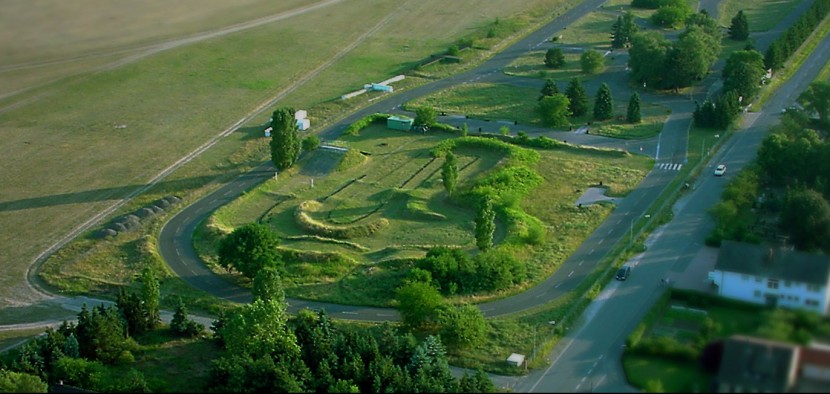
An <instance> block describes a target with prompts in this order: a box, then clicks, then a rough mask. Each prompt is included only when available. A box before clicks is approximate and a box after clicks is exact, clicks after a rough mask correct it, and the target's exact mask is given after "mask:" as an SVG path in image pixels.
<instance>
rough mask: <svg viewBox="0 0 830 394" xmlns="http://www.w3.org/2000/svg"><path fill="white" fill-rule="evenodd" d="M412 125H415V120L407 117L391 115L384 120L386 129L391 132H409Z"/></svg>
mask: <svg viewBox="0 0 830 394" xmlns="http://www.w3.org/2000/svg"><path fill="white" fill-rule="evenodd" d="M413 123H415V119H413V118H410V117H408V116H402V115H392V116H390V117H388V118H386V127H388V128H390V129H392V130H403V131H409V130H410V129H412V124H413Z"/></svg>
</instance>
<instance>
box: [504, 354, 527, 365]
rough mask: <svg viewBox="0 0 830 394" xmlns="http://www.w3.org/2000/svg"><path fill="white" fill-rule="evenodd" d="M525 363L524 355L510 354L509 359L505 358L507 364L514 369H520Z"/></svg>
mask: <svg viewBox="0 0 830 394" xmlns="http://www.w3.org/2000/svg"><path fill="white" fill-rule="evenodd" d="M524 362H525V355H524V354H519V353H511V354H510V357H508V358H507V363H508V364H510V365H513V366H515V367H521V366H522V364H523V363H524Z"/></svg>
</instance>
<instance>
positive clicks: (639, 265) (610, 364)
mask: <svg viewBox="0 0 830 394" xmlns="http://www.w3.org/2000/svg"><path fill="white" fill-rule="evenodd" d="M828 58H830V38H828V37H825V38H824V40H823V41H822V43H821V44H820V46H819V47H817V48H816V49H815V51H814V52H813V53H812V55H811V56H810V57H809V58H808V59H807V61H806V62H805V63H804V65H803V67H802V68H801V69H800V71H799V72H798V73H797V74H796V75H794V76H793V77H792V78H791V79H790V80H789V81H787V82H786V83H785V84H783V85H782V86H781V87H780V88H779V89H778V90H777V92H776V94H775V95H774V96H773V97H772V98H771V99H770V100H769V101H768V102H767V103H766V105H765V106H764V107H763V111H762V112H759V113H748V114H746V115H745V117H744V122H743V128H742V130H738V131H736V132H735V134H734V135H733V137H732V138H731V139H730V140H729V141H727V142H726V143H725V144H724V146H723V147H722V148H721V149H720V151H719V152H718V153H717V154H716V155H715V156H714V157H713V158H712V160H711V162H710V164H711V165H709V166H708V167H707V171H704V173H703V176H701V177H700V178H699V180H698V181H697V183H696V184H695V187H694V190H693V191H691V192H689V193H687V194H686V195H684V196H683V198H681V199H680V200H679V201H678V203H677V204H676V205H675V206H674V214H675V216H674V219H673V220H672V221H671V222H669V223H668V224H666V225H665V226H662V227H661V228H659V229H658V230H657V231H655V232H654V233H653V234H652V235H651V236H650V237H649V239H648V240H647V241H646V243H647V245H648V250H647V251H646V252H645V253H643V254H641V255H639V256H636V257H635V258H633V259H632V260H631V261H629V262H628V263H629V264H631V265H633V266H635V268H634V269H633V270H632V275H631V277H630V279H629V280H627V281H626V282H614V283H611V284H609V285H608V286H607V287H606V288H605V289H604V291H603V292H602V294H601V295H600V296H599V297H598V298H597V300H596V301H595V302H594V303H593V304H592V305H591V307H590V308H589V311H588V312H586V313H585V314H584V315H583V320H582V321H581V322H580V325H579V326H578V327H577V328H576V329H575V330H573V331H571V332H570V333H569V334H568V335H567V336H566V337H565V338H564V339H563V340H562V341H560V343H559V344H558V345H557V347H556V348H555V349H554V350H553V351H552V352H551V354H549V355H548V358H549V359H551V360H552V361H553V362H552V364H551V365H550V366H549V367H548V368H547V369H545V370H538V371H533V372H532V373H531V374H529V375H528V376H526V377H523V378H514V379H510V378H503V377H502V378H499V379H501V380H502V381H505V380H506V382H505V384H507V385H510V386H511V387H512V388H513V390H514V391H516V392H573V391H604V392H631V391H634V389H633V388H631V387H630V386H629V385H628V384H627V382H626V379H625V375H624V373H623V371H622V366H621V363H620V357H621V356H622V352H623V345H624V343H625V337H626V336H627V335H628V333H630V332H631V331H632V330H633V329H634V327H636V325H637V324H638V323H639V322H640V321H641V320H642V318H643V316H645V314H646V313H647V312H648V310H649V309H650V308H651V306H652V305H653V304H654V302H655V301H656V299H657V297H658V296H659V294H660V293H661V292H662V291H663V290H664V289H665V288H664V287H661V286H660V280H659V279H660V278H664V277H669V278H672V279H674V280H675V281H677V280H678V279H680V278H682V279H681V280H682V282H684V283H687V285H688V286H690V287H696V288H700V287H702V286H704V284H705V283H706V277H705V275H706V273H707V271H708V270H707V269H705V268H706V267H705V266H704V267H703V268H704V269H699V268H701V267H696V266H693V265H692V264H701V265H705V264H710V263H711V261H710V260H711V258H709V259H706V258H704V259H699V258H697V257H698V256H700V255H701V254H702V252H707V250H706V249H707V248H706V247H705V246H704V244H703V240H704V239H705V237H706V236H707V235H708V234H709V233H710V232H711V230H712V229H713V228H714V222H713V221H712V220H711V218H710V216H709V215H708V214H707V212H706V211H707V209H708V208H709V207H711V206H712V205H714V204H715V203H717V201H718V200H719V199H720V195H721V192H722V190H723V187H724V186H725V185H726V184H727V183H728V182H729V180H730V179H731V178H732V177H734V176H735V174H737V173H738V172H740V170H741V169H742V168H743V167H744V166H745V165H746V164H747V163H749V162H750V161H752V160H753V159H754V158H755V156H756V153H757V149H758V147H759V145H760V143H761V141H762V140H763V138H764V137H765V136H766V134H767V131H768V130H769V128H770V126H771V125H773V124H775V123H777V122H778V118H779V116H780V112H781V108H784V107H786V106H788V105H790V104H792V103H793V102H794V101H795V98H796V97H797V96H798V94H799V93H800V92H801V91H803V90H804V89H805V88H806V87H807V86H808V85H809V83H810V82H812V81H813V80H814V79H815V77H816V76H817V75H818V72H819V71H820V70H821V68H822V67H823V66H824V65H825V64H826V62H827V61H828ZM716 163H725V164H727V166H728V168H729V170H728V171H727V174H726V175H725V176H724V177H720V178H716V177H714V176H711V171H710V170H711V168H712V167H713V166H714V165H715V164H716ZM690 275H692V276H694V277H693V278H691V277H689V276H690ZM702 384H703V383H702ZM704 389H705V386H701V390H704Z"/></svg>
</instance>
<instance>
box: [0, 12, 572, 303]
mask: <svg viewBox="0 0 830 394" xmlns="http://www.w3.org/2000/svg"><path fill="white" fill-rule="evenodd" d="M22 4H24V3H9V4H4V5H3V6H4V7H17V8H5V10H9V12H5V11H4V12H3V13H2V14H3V16H4V17H5V19H4V20H9V21H11V20H12V19H16V20H14V21H12V22H13V23H12V22H9V23H8V24H7V23H4V24H3V28H4V29H5V28H7V29H10V30H14V29H20V30H21V31H20V32H19V33H15V34H14V35H12V36H13V37H29V38H27V39H25V40H23V41H20V42H23V43H26V44H25V45H31V50H29V51H24V50H21V49H19V48H17V47H14V46H13V45H12V44H11V41H6V42H4V43H3V45H4V47H5V46H6V45H8V46H9V47H10V48H11V49H9V51H10V53H15V54H16V55H15V56H14V57H11V56H10V57H4V59H3V60H4V61H7V62H8V63H6V64H4V66H5V68H3V69H0V78H8V79H9V80H10V79H14V80H15V81H24V80H25V81H29V82H27V83H28V85H27V87H31V89H30V90H25V91H22V92H20V93H19V94H16V95H13V96H4V97H0V108H2V109H1V110H0V111H2V112H0V129H2V131H3V133H4V142H3V144H2V145H0V164H1V165H2V166H3V168H4V171H3V173H2V175H0V179H2V194H0V224H2V225H0V250H2V251H3V261H4V263H5V264H6V265H5V267H6V269H7V272H8V275H5V276H4V277H3V279H2V280H0V288H2V289H3V293H2V296H0V298H1V299H2V300H0V306H8V305H13V304H17V303H19V302H24V303H25V302H28V300H29V299H30V298H32V294H31V292H30V290H29V289H28V288H27V287H26V286H25V285H24V279H23V278H25V276H26V274H25V273H26V271H27V269H28V267H29V265H30V263H31V262H32V260H33V259H34V258H35V256H37V255H38V253H40V252H41V251H43V250H44V249H46V248H47V247H48V246H49V245H52V244H53V243H54V242H56V241H58V240H59V239H60V238H61V237H63V236H64V235H65V234H66V233H68V232H69V231H70V230H71V229H72V228H74V227H75V226H76V225H78V224H81V223H84V222H85V221H86V220H87V219H89V218H90V217H92V216H93V215H94V214H95V213H97V212H99V211H101V210H102V209H105V208H108V207H110V206H111V205H112V204H114V203H115V202H116V201H117V200H119V199H120V198H123V197H125V196H127V195H129V194H130V193H133V192H136V191H137V190H139V189H140V188H142V187H144V186H145V185H146V184H147V183H148V182H149V181H150V180H151V179H152V178H153V177H154V176H155V175H156V174H158V173H159V172H160V171H162V170H164V169H166V168H168V167H169V166H171V165H173V164H174V163H175V162H176V161H177V160H179V159H181V158H182V157H184V156H185V155H186V154H188V153H189V152H192V151H194V149H196V148H197V147H199V146H201V145H202V144H204V143H205V142H207V141H209V140H210V139H211V138H213V137H214V136H217V135H218V134H219V133H220V132H221V131H223V130H225V129H228V128H230V127H231V126H232V125H234V123H236V122H237V121H239V120H240V119H243V118H244V117H245V116H246V115H250V116H251V119H250V120H249V121H248V124H247V125H257V124H261V123H262V122H263V121H264V120H265V119H267V117H268V114H269V113H270V109H271V108H270V107H267V106H266V108H258V107H259V106H260V105H262V104H265V103H267V102H269V101H270V100H271V99H273V98H274V97H277V96H280V95H283V99H282V100H279V101H277V102H276V103H275V104H274V106H277V105H286V106H293V107H295V108H306V109H309V110H311V111H310V114H311V115H310V118H311V120H312V124H313V125H314V126H313V127H315V129H314V130H319V128H320V127H322V126H324V125H325V124H326V122H327V121H328V122H330V121H332V120H333V119H337V117H338V116H342V114H344V113H345V112H343V111H346V110H350V109H353V108H355V107H356V106H359V105H362V104H365V102H363V103H361V102H352V103H345V104H342V103H338V104H336V105H331V104H328V103H331V102H333V101H332V100H333V99H335V98H337V97H339V96H340V95H341V94H344V93H347V92H349V91H351V90H354V89H356V88H359V87H361V86H362V84H363V83H366V82H369V81H378V80H381V79H386V78H388V77H390V76H392V75H396V74H397V73H400V71H401V70H402V69H405V68H406V67H407V66H408V65H411V64H412V63H413V62H415V61H416V60H419V59H423V58H426V57H428V56H429V55H430V54H432V53H437V52H441V51H443V50H444V49H446V48H447V47H448V46H449V45H450V44H451V43H453V42H454V41H455V40H457V39H459V38H462V37H464V36H466V35H468V34H473V33H476V32H478V33H480V34H481V35H482V36H484V35H485V33H486V32H482V31H480V29H482V28H485V27H486V26H488V25H489V24H492V23H493V22H494V21H495V20H496V19H497V18H499V19H501V20H504V21H505V24H508V25H511V26H516V27H517V28H520V29H521V28H525V29H526V28H528V27H530V26H532V25H533V24H534V23H540V22H541V21H545V20H546V18H548V17H549V16H550V14H549V12H550V11H552V10H556V9H558V7H561V6H562V4H566V2H561V1H553V0H525V1H516V2H509V3H502V2H487V1H484V2H481V3H480V4H479V5H478V6H477V7H475V8H476V12H475V13H471V12H468V10H469V5H468V4H463V5H462V4H458V3H450V4H444V3H443V2H441V3H440V7H439V6H437V4H439V3H438V2H429V1H427V2H414V1H411V2H405V3H401V2H396V1H381V2H373V3H372V4H371V5H369V4H358V3H350V2H336V1H333V2H328V3H325V6H323V7H320V8H318V9H311V10H308V11H307V12H299V13H297V14H296V15H292V16H291V17H286V18H284V19H282V20H279V21H278V22H274V23H270V24H266V25H262V26H260V27H257V28H252V29H249V30H244V31H239V32H235V33H233V34H227V35H223V36H222V35H220V36H216V37H212V38H210V39H207V40H204V41H198V42H196V43H193V44H190V45H186V46H181V47H177V48H175V49H170V50H168V51H164V52H159V53H157V54H154V55H152V56H148V57H146V58H142V59H138V60H135V61H134V62H131V63H126V64H125V65H124V66H121V67H118V68H113V69H110V70H105V71H101V72H90V71H89V70H90V69H95V68H96V67H98V66H100V65H101V64H103V62H105V61H110V60H113V61H114V60H124V58H125V57H126V56H128V55H134V54H135V53H136V52H135V51H132V49H134V48H136V47H142V46H148V45H150V44H154V43H159V42H160V41H164V40H171V39H173V38H181V37H183V36H188V37H190V36H193V35H194V34H196V33H198V32H204V31H206V30H211V29H217V28H219V27H221V26H227V25H229V24H235V23H239V22H241V21H245V20H250V19H251V18H253V17H254V16H260V15H277V14H279V13H286V12H288V11H291V10H297V9H298V7H300V6H307V5H311V4H312V3H311V2H309V1H291V2H279V4H277V3H273V2H262V1H254V0H251V1H248V2H246V3H244V4H237V5H236V7H238V8H234V7H229V5H228V4H227V3H225V2H211V3H199V6H198V7H196V6H195V2H189V3H188V2H184V3H177V5H176V7H181V8H170V7H167V8H165V5H167V2H154V3H152V4H151V5H149V6H148V8H147V11H146V12H147V14H142V13H141V12H140V11H138V10H135V9H133V10H132V11H130V10H126V11H130V12H129V13H125V12H124V11H125V10H124V9H119V8H118V3H110V2H100V1H97V2H96V1H87V2H85V3H84V4H82V6H77V7H75V5H73V7H68V6H56V8H54V9H42V10H40V12H43V13H44V15H43V17H38V18H34V19H25V18H21V17H19V16H20V15H29V14H25V12H29V13H31V12H32V11H31V10H30V9H25V6H24V5H22ZM262 4H267V6H264V7H262V8H260V5H262ZM314 4H316V3H314ZM21 7H22V8H21ZM187 7H195V8H199V10H198V11H197V12H194V13H192V16H189V17H173V16H172V15H182V14H186V13H185V12H174V11H182V10H184V9H185V8H187ZM47 8H48V7H47ZM90 8H95V9H96V13H93V14H95V15H86V14H90V13H89V12H88V11H89V9H90ZM437 9H440V10H441V12H440V13H436V12H435V10H437ZM15 10H16V11H15ZM27 10H28V11H27ZM13 11H14V12H13ZM47 11H48V12H47ZM367 11H371V12H367ZM15 12H16V14H15ZM165 12H169V14H170V15H171V16H168V17H166V18H159V15H160V14H164V13H165ZM55 13H57V14H60V15H62V19H63V20H68V21H72V22H67V24H65V25H50V26H44V25H43V24H44V23H50V22H49V21H50V20H51V19H49V17H48V15H54V14H55ZM123 14H129V15H130V18H127V19H132V20H131V21H129V22H124V21H123V19H124V18H123ZM14 15H18V17H17V18H15V17H14ZM73 15H79V16H78V17H77V18H73ZM90 18H91V19H90ZM96 18H98V19H96ZM101 18H103V19H106V23H103V22H102V23H92V22H94V21H98V20H99V19H101ZM119 18H121V19H119ZM76 19H77V20H78V21H79V23H77V24H76V23H75V22H74V21H75V20H76ZM119 20H121V22H119ZM148 20H157V21H158V24H159V26H158V27H157V28H152V25H148V24H147V21H148ZM513 20H515V21H517V22H516V23H515V24H513V23H507V21H513ZM80 21H83V22H84V23H86V24H84V23H80ZM142 21H143V22H142ZM414 21H420V22H419V23H414ZM423 21H429V22H428V23H430V24H434V26H441V28H440V29H438V28H431V29H424V28H423V27H424V24H423ZM87 22H89V23H87ZM450 22H452V23H450ZM133 23H134V24H133ZM23 24H28V25H30V26H25V28H24V27H21V25H23ZM84 26H95V29H90V28H87V29H88V30H82V27H84ZM61 29H64V30H61ZM119 29H120V30H119ZM15 31H16V30H15ZM519 31H520V30H516V31H512V32H505V34H506V35H504V36H497V37H493V38H492V39H491V42H493V43H494V44H493V45H496V43H498V42H500V41H499V40H501V41H505V40H507V41H509V40H510V36H509V34H508V33H510V34H518V32H519ZM114 36H117V37H114ZM4 37H9V36H7V35H4ZM334 37H336V39H333V38H334ZM14 42H15V43H16V42H17V41H14ZM352 45H355V46H354V48H353V49H350V50H349V51H345V49H349V48H351V46H352ZM15 48H17V49H15ZM25 49H30V48H29V47H26V48H25ZM122 49H123V50H125V52H121V50H122ZM127 50H129V51H127ZM477 51H478V52H477V53H478V54H479V55H478V56H486V55H485V54H486V53H488V50H487V49H486V48H483V49H478V50H477ZM98 55H100V57H97V56H98ZM338 56H341V57H338ZM99 60H100V62H99ZM50 62H54V63H50ZM47 63H50V64H51V65H47ZM34 65H37V66H38V67H34ZM41 65H43V66H42V67H40V66H41ZM24 66H25V67H24ZM85 66H89V68H84V67H85ZM27 67H28V68H27ZM312 70H313V71H317V72H318V73H317V74H315V75H314V76H315V78H311V79H307V80H306V79H303V78H304V77H307V76H308V74H309V71H312ZM64 71H66V73H64ZM70 71H71V72H75V71H78V72H82V71H83V73H82V74H80V75H77V76H70V77H67V78H65V79H60V80H56V81H54V82H52V83H49V84H45V82H48V81H53V80H54V79H55V78H57V77H59V76H66V75H68V74H67V73H69V72H70ZM4 80H6V79H4ZM408 82H409V81H408ZM415 82H416V83H417V80H416V81H415ZM3 86H12V85H3ZM24 88H25V87H24V86H22V85H13V86H12V87H11V89H14V90H15V91H19V90H21V89H24ZM292 89H293V90H292ZM324 103H325V104H328V105H329V108H331V109H330V110H329V113H328V115H327V116H328V117H317V113H315V111H314V110H313V109H312V108H315V107H314V106H315V105H321V106H322V104H324ZM257 111H260V112H257ZM338 111H339V112H338ZM338 114H340V115H338ZM243 126H246V125H245V124H243ZM240 130H241V131H239V132H235V133H231V134H230V135H229V136H228V137H225V138H222V139H220V140H219V141H218V142H217V144H216V145H214V146H213V147H212V148H211V149H209V150H208V151H206V152H205V153H204V154H202V155H201V156H200V157H199V158H197V159H195V160H194V161H192V162H190V163H189V164H187V165H185V166H182V167H180V168H178V169H177V170H176V171H174V172H173V173H172V174H171V175H169V176H167V177H166V178H165V179H164V180H163V181H162V183H160V184H159V185H158V186H155V187H153V188H151V189H150V190H147V191H144V192H143V193H142V194H141V195H140V196H138V197H137V198H135V199H134V200H133V201H132V202H131V203H130V204H128V205H127V206H124V207H123V208H122V209H121V210H120V211H119V212H118V213H125V212H129V211H132V210H135V209H137V208H139V207H141V206H143V205H145V204H146V203H148V202H149V201H153V200H155V199H158V198H160V197H162V196H164V195H167V194H177V195H180V196H181V197H183V198H184V199H185V201H192V200H193V198H195V197H197V196H198V195H200V194H201V193H204V192H205V191H207V190H208V189H210V188H211V187H214V185H215V184H211V181H214V180H216V181H218V182H221V180H222V179H223V178H222V177H231V176H234V175H235V174H239V173H241V172H242V171H245V170H246V169H247V168H250V167H251V166H252V165H254V164H256V163H258V162H260V161H261V160H266V159H267V155H266V151H265V150H263V149H261V148H262V143H261V140H259V139H254V138H253V137H254V136H256V135H258V134H259V132H260V130H258V129H257V128H256V127H250V128H242V129H240ZM148 229H149V228H148ZM126 238H130V237H129V236H128V237H126ZM80 242H81V243H83V242H84V241H80ZM129 242H132V241H129ZM150 244H151V245H152V242H150ZM111 248H112V249H122V246H120V241H118V240H116V241H115V244H114V245H113V246H112V247H111ZM123 250H126V253H122V254H116V255H111V257H107V258H99V257H97V255H95V254H94V253H93V254H92V255H91V256H89V258H88V259H84V261H79V264H80V265H88V266H90V267H91V266H95V265H97V266H98V268H85V270H86V272H88V273H91V274H92V275H90V276H88V277H87V278H85V279H84V280H81V281H79V282H84V281H85V280H88V281H89V282H96V281H100V282H101V283H109V282H110V281H111V279H113V278H114V279H115V280H114V281H112V282H117V283H118V282H120V283H123V282H122V281H123V279H122V278H120V277H118V276H113V275H110V274H111V273H112V272H122V271H125V269H126V270H127V271H128V272H133V271H132V270H134V269H135V262H134V261H133V262H129V261H130V260H131V259H132V260H137V259H136V258H135V257H133V256H130V255H129V254H130V253H131V252H130V251H129V246H127V247H125V248H123ZM69 253H79V255H83V254H84V253H88V249H87V248H86V247H85V246H83V245H75V246H70V247H69V248H67V251H66V252H64V254H69ZM116 256H117V257H116ZM74 260H78V259H74ZM138 260H140V258H139V259H138ZM58 264H60V263H59V262H58ZM59 271H60V269H56V270H53V272H59ZM67 274H69V275H71V274H72V272H68V273H67ZM127 276H129V275H127ZM59 285H60V286H65V285H67V283H62V284H59ZM70 287H73V288H77V290H78V291H83V289H84V287H86V285H85V284H82V283H71V284H70Z"/></svg>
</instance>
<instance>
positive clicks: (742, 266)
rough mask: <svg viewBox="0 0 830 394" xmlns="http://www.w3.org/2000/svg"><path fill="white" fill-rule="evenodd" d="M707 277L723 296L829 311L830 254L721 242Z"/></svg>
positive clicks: (787, 306)
mask: <svg viewBox="0 0 830 394" xmlns="http://www.w3.org/2000/svg"><path fill="white" fill-rule="evenodd" d="M709 279H710V280H711V281H712V283H713V284H714V285H715V286H716V287H717V293H718V295H720V296H722V297H727V298H733V299H737V300H742V301H748V302H753V303H756V304H768V305H773V306H781V307H786V308H801V309H807V310H811V311H814V312H818V313H820V314H825V315H826V314H828V307H829V306H830V257H828V256H825V255H821V254H812V253H806V252H801V251H796V250H791V249H786V248H780V247H769V246H759V245H753V244H748V243H742V242H735V241H723V242H722V243H721V247H720V252H719V254H718V260H717V262H716V263H715V268H714V270H713V271H711V272H709Z"/></svg>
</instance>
